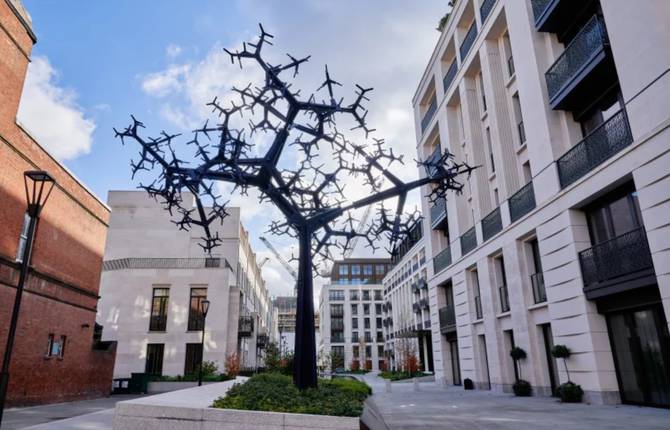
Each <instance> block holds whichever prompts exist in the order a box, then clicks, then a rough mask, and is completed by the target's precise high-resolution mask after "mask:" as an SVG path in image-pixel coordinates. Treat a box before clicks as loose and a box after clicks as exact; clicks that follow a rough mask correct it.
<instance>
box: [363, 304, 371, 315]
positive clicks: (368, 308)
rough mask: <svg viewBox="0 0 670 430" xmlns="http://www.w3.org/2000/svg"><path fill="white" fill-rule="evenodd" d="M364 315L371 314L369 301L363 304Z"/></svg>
mask: <svg viewBox="0 0 670 430" xmlns="http://www.w3.org/2000/svg"><path fill="white" fill-rule="evenodd" d="M363 315H370V305H369V304H367V303H365V304H364V305H363Z"/></svg>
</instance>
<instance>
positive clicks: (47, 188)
mask: <svg viewBox="0 0 670 430" xmlns="http://www.w3.org/2000/svg"><path fill="white" fill-rule="evenodd" d="M23 183H24V187H25V191H26V201H27V203H28V208H27V210H26V214H25V217H24V221H23V223H24V225H23V230H22V233H21V241H20V242H19V252H18V253H17V254H18V256H17V261H18V259H19V258H20V259H21V260H20V263H21V268H20V272H19V282H18V284H17V285H16V296H15V298H14V309H13V310H12V319H11V322H10V324H9V333H8V334H7V345H6V346H5V355H4V357H3V359H2V372H1V373H0V424H2V415H3V412H4V409H5V399H6V398H7V388H8V386H9V365H10V363H11V359H12V348H13V347H14V337H15V336H16V326H17V323H18V320H19V310H20V308H21V298H22V297H23V287H24V285H25V282H26V278H27V277H28V270H29V269H30V257H31V255H32V252H33V239H34V237H35V231H36V230H37V222H38V221H39V217H40V212H42V208H43V207H44V204H45V203H46V202H47V200H48V199H49V195H50V194H51V191H52V190H53V187H54V184H55V183H56V181H55V180H54V179H53V178H52V177H51V176H50V175H49V174H48V173H47V172H44V171H39V170H31V171H27V172H24V173H23Z"/></svg>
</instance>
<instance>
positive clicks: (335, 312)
mask: <svg viewBox="0 0 670 430" xmlns="http://www.w3.org/2000/svg"><path fill="white" fill-rule="evenodd" d="M330 316H331V317H341V316H344V305H330Z"/></svg>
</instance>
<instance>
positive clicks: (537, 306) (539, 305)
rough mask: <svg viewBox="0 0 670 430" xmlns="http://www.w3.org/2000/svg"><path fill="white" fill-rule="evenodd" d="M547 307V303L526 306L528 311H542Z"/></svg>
mask: <svg viewBox="0 0 670 430" xmlns="http://www.w3.org/2000/svg"><path fill="white" fill-rule="evenodd" d="M547 306H549V302H540V303H535V304H534V305H530V306H528V310H529V311H534V310H536V309H543V308H546V307H547Z"/></svg>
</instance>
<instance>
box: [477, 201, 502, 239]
mask: <svg viewBox="0 0 670 430" xmlns="http://www.w3.org/2000/svg"><path fill="white" fill-rule="evenodd" d="M500 230H502V218H501V216H500V207H497V208H495V209H494V210H493V211H491V213H489V214H488V215H486V216H485V217H484V218H482V236H483V237H484V241H487V240H489V239H490V238H492V237H493V236H495V235H496V234H498V233H499V232H500Z"/></svg>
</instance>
